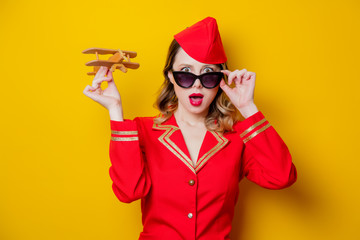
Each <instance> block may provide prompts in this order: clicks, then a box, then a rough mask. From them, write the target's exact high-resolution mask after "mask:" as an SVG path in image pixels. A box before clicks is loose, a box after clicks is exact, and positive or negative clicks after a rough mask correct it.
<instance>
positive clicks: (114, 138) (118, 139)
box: [111, 137, 139, 142]
mask: <svg viewBox="0 0 360 240" xmlns="http://www.w3.org/2000/svg"><path fill="white" fill-rule="evenodd" d="M111 140H112V141H119V142H130V141H138V140H139V138H138V137H111Z"/></svg>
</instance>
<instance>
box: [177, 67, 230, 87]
mask: <svg viewBox="0 0 360 240" xmlns="http://www.w3.org/2000/svg"><path fill="white" fill-rule="evenodd" d="M172 73H173V76H174V80H175V82H176V84H177V85H179V86H180V87H182V88H191V87H192V86H193V85H194V83H195V82H196V79H199V80H200V82H201V85H202V86H203V87H204V88H207V89H212V88H215V87H217V86H218V85H219V84H220V82H221V79H222V78H224V74H223V73H222V72H208V73H203V74H200V75H196V74H193V73H191V72H184V71H172ZM177 74H187V75H191V76H192V77H193V83H192V84H191V85H190V86H189V87H184V86H182V85H180V84H179V81H178V79H177V77H176V76H177ZM207 75H217V76H219V77H221V78H219V80H218V83H217V84H216V85H215V86H214V87H206V86H204V84H203V77H205V76H207Z"/></svg>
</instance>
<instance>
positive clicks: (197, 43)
mask: <svg viewBox="0 0 360 240" xmlns="http://www.w3.org/2000/svg"><path fill="white" fill-rule="evenodd" d="M174 38H175V40H176V41H177V42H178V43H179V44H180V46H181V47H182V49H184V51H185V52H186V53H187V54H188V55H189V56H190V57H192V58H194V59H195V60H197V61H199V62H202V63H209V64H220V63H225V62H226V61H227V58H226V55H225V50H224V47H223V44H222V42H221V37H220V33H219V30H218V26H217V23H216V20H215V19H214V18H211V17H207V18H205V19H203V20H201V21H200V22H197V23H195V24H194V25H192V26H191V27H188V28H186V29H185V30H183V31H181V32H180V33H178V34H176V35H175V36H174Z"/></svg>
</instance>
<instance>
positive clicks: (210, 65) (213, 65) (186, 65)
mask: <svg viewBox="0 0 360 240" xmlns="http://www.w3.org/2000/svg"><path fill="white" fill-rule="evenodd" d="M181 66H184V67H193V65H191V64H188V63H182V64H180V65H179V67H181ZM205 67H215V68H216V67H217V65H215V64H206V65H204V66H202V68H205Z"/></svg>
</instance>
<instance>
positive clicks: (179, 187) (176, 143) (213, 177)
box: [110, 112, 297, 240]
mask: <svg viewBox="0 0 360 240" xmlns="http://www.w3.org/2000/svg"><path fill="white" fill-rule="evenodd" d="M111 129H112V140H111V141H110V160H111V163H112V166H111V167H110V176H111V179H112V181H113V191H114V193H115V195H116V196H117V198H118V199H119V200H120V201H122V202H126V203H129V202H132V201H134V200H137V199H141V209H142V222H143V226H144V228H143V232H142V233H141V234H140V237H139V239H141V240H163V239H164V240H165V239H166V240H168V239H171V240H178V239H179V240H180V239H187V240H195V239H197V240H212V239H214V240H215V239H229V234H230V231H231V222H232V219H233V215H234V207H235V204H236V201H237V198H238V193H239V191H238V183H239V181H240V180H241V179H242V178H243V177H244V176H246V177H247V178H248V179H249V180H251V181H253V182H255V183H257V184H258V185H260V186H262V187H264V188H269V189H281V188H285V187H288V186H290V185H291V184H293V183H294V182H295V181H296V178H297V173H296V169H295V166H294V164H293V163H292V160H291V156H290V153H289V151H288V148H287V146H286V145H285V143H284V142H283V141H282V139H281V138H280V136H279V135H278V134H277V132H276V131H275V129H274V128H273V127H272V126H270V124H269V123H268V121H267V120H266V119H265V118H264V116H263V114H262V113H261V112H257V113H256V114H254V115H252V116H250V117H249V118H247V119H245V120H244V121H242V122H238V123H237V124H235V125H234V131H233V132H229V133H226V134H224V135H223V136H222V135H219V134H217V133H215V132H210V131H208V132H207V133H206V135H205V139H204V141H203V144H202V146H201V149H200V152H199V158H198V165H197V167H196V166H195V167H193V166H191V165H188V164H186V163H187V162H186V159H188V160H189V158H190V157H189V152H188V150H187V148H186V145H185V141H184V139H183V137H182V134H181V131H180V129H179V128H178V125H177V124H176V120H175V118H174V117H171V118H170V119H169V120H168V121H166V122H165V123H163V124H162V125H156V124H154V122H153V118H136V119H135V120H126V121H124V122H118V121H111ZM190 180H193V182H189V181H190ZM189 213H191V214H192V217H191V218H189Z"/></svg>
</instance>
